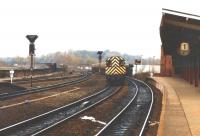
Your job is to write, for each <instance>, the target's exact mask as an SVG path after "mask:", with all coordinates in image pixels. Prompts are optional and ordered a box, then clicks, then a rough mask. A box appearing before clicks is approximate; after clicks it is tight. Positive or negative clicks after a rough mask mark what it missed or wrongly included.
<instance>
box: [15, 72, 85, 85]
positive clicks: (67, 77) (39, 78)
mask: <svg viewBox="0 0 200 136" xmlns="http://www.w3.org/2000/svg"><path fill="white" fill-rule="evenodd" d="M81 76H84V75H83V74H80V75H74V76H63V77H37V78H33V83H34V82H45V81H55V80H64V79H69V78H78V77H81ZM29 82H30V79H29V78H28V79H23V80H18V81H14V82H13V83H14V84H24V83H29Z"/></svg>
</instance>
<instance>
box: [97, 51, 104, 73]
mask: <svg viewBox="0 0 200 136" xmlns="http://www.w3.org/2000/svg"><path fill="white" fill-rule="evenodd" d="M102 53H103V51H98V52H97V54H98V55H99V73H101V60H102Z"/></svg>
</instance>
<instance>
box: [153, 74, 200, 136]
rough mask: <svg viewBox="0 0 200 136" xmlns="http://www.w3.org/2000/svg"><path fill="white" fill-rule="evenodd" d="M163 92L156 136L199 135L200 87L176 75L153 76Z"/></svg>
mask: <svg viewBox="0 0 200 136" xmlns="http://www.w3.org/2000/svg"><path fill="white" fill-rule="evenodd" d="M153 79H154V81H156V82H155V84H156V87H157V88H159V89H160V90H161V91H162V93H163V101H162V104H163V106H162V112H161V117H160V125H159V130H158V134H157V135H158V136H200V87H198V88H195V87H194V86H193V85H190V84H189V83H188V82H186V81H185V80H184V79H181V78H178V77H153Z"/></svg>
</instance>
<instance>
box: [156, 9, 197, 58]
mask: <svg viewBox="0 0 200 136" xmlns="http://www.w3.org/2000/svg"><path fill="white" fill-rule="evenodd" d="M160 37H161V41H162V46H163V49H164V54H169V55H173V56H174V55H177V49H178V47H179V46H180V44H181V43H182V42H187V43H189V44H190V45H191V46H192V54H198V52H199V51H198V50H200V46H199V45H200V16H198V15H194V14H189V13H184V12H179V11H174V10H169V9H163V16H162V20H161V25H160Z"/></svg>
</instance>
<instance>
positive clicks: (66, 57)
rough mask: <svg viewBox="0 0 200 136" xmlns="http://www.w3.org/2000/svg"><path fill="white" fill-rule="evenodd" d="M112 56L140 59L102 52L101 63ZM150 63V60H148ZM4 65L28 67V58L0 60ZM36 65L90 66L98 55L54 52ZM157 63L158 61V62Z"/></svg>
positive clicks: (43, 57)
mask: <svg viewBox="0 0 200 136" xmlns="http://www.w3.org/2000/svg"><path fill="white" fill-rule="evenodd" d="M113 55H115V56H116V55H117V56H122V57H124V58H125V59H126V61H127V62H128V63H133V62H134V60H135V59H138V58H140V56H139V55H129V54H121V53H119V52H116V51H110V50H105V51H103V61H104V60H105V59H106V58H108V57H110V56H113ZM150 60H151V61H152V58H150ZM2 61H3V62H4V64H5V63H6V64H9V65H13V64H19V65H29V61H30V58H29V57H26V58H23V57H19V56H17V57H13V58H11V57H9V58H2ZM35 61H36V63H47V62H48V63H49V62H50V63H52V62H53V63H54V62H56V63H57V64H68V65H80V64H87V65H91V64H94V63H97V62H98V55H97V52H96V51H87V50H77V51H74V50H69V51H68V52H56V53H50V54H47V55H43V56H41V57H36V60H35ZM158 61H159V60H158ZM143 62H145V63H148V62H150V61H149V60H144V61H143Z"/></svg>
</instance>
